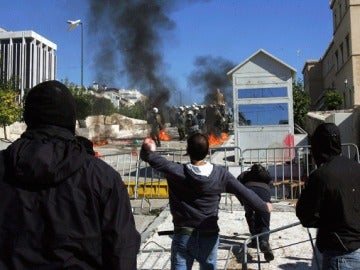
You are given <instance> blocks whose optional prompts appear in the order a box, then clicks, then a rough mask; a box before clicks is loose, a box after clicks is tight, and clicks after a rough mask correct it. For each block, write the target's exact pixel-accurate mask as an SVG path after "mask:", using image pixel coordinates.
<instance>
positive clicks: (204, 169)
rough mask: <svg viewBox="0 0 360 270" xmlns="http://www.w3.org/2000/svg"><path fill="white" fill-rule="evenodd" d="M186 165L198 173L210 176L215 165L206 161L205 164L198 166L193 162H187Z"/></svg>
mask: <svg viewBox="0 0 360 270" xmlns="http://www.w3.org/2000/svg"><path fill="white" fill-rule="evenodd" d="M186 167H187V168H188V169H190V170H191V171H192V172H193V173H195V174H197V175H203V176H207V177H208V176H209V175H210V174H211V172H212V170H213V167H214V165H212V164H211V163H209V162H206V161H205V164H204V165H200V166H196V165H193V164H191V163H188V164H186Z"/></svg>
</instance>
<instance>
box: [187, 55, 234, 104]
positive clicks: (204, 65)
mask: <svg viewBox="0 0 360 270" xmlns="http://www.w3.org/2000/svg"><path fill="white" fill-rule="evenodd" d="M194 66H195V69H194V70H193V72H192V73H191V75H190V76H189V78H188V80H189V84H190V85H191V87H192V89H194V90H196V91H198V92H200V93H204V102H205V104H211V103H213V102H214V101H215V100H216V93H217V89H220V90H221V92H222V93H223V95H224V98H225V102H226V103H227V104H228V106H230V107H232V103H233V102H232V100H233V96H232V85H231V82H230V80H229V79H228V77H227V76H226V73H227V72H228V71H230V70H231V69H232V68H233V67H234V66H235V64H234V63H233V62H231V61H230V60H226V59H224V58H222V57H212V56H209V55H208V56H199V57H197V58H196V60H195V62H194Z"/></svg>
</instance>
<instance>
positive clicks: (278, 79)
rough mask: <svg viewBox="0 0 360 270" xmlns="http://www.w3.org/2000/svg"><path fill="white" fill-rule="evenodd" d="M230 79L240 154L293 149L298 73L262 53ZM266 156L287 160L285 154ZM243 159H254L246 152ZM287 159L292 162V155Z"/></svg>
mask: <svg viewBox="0 0 360 270" xmlns="http://www.w3.org/2000/svg"><path fill="white" fill-rule="evenodd" d="M227 75H228V77H229V78H230V80H231V81H232V85H233V100H234V108H233V112H234V136H235V145H236V146H238V147H239V148H240V149H241V150H244V149H255V148H256V149H261V148H274V149H275V148H283V147H292V146H294V119H293V95H292V84H293V80H294V79H295V76H296V70H295V69H294V68H292V67H291V66H289V65H287V64H285V63H284V62H282V61H281V60H279V59H277V58H276V57H274V56H273V55H271V54H269V53H268V52H266V51H265V50H263V49H260V50H258V51H257V52H256V53H254V54H253V55H251V56H250V57H249V58H248V59H246V60H245V61H244V62H242V63H241V64H239V65H237V66H236V67H234V68H233V69H232V70H230V71H229V72H228V73H227ZM259 153H261V152H259ZM263 153H265V152H263ZM267 153H273V154H271V155H273V156H272V157H271V158H278V159H279V160H281V159H284V154H283V151H275V150H274V152H267ZM266 155H268V154H266ZM276 155H279V156H277V157H276ZM235 158H236V160H238V158H239V157H236V156H235ZM242 158H243V159H244V161H245V162H246V159H248V158H251V157H250V156H249V155H247V153H246V152H244V153H243V154H242ZM257 158H259V157H257ZM260 158H263V159H266V158H269V157H268V156H267V157H265V156H264V157H260ZM285 158H286V159H290V158H292V153H290V151H289V156H288V157H285Z"/></svg>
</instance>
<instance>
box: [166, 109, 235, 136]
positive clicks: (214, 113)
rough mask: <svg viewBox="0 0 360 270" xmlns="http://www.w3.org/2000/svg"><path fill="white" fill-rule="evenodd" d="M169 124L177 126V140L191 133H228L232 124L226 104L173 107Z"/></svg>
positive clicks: (230, 114)
mask: <svg viewBox="0 0 360 270" xmlns="http://www.w3.org/2000/svg"><path fill="white" fill-rule="evenodd" d="M173 112H174V113H173V114H171V116H172V117H171V119H170V124H171V125H172V126H175V127H177V129H178V134H179V140H180V141H182V140H185V139H186V138H188V137H190V136H191V135H192V134H195V133H201V134H213V135H215V136H218V135H220V134H221V133H222V132H225V133H228V132H229V130H230V128H231V124H232V113H231V112H230V111H229V109H228V108H227V106H226V104H225V103H224V104H211V105H197V104H193V105H191V106H179V107H174V110H173Z"/></svg>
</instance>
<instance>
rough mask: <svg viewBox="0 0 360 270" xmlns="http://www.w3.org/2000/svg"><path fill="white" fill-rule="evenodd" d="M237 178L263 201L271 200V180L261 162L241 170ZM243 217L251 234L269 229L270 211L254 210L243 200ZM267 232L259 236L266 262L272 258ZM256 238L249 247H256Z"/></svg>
mask: <svg viewBox="0 0 360 270" xmlns="http://www.w3.org/2000/svg"><path fill="white" fill-rule="evenodd" d="M238 180H239V181H240V182H241V183H242V184H244V185H245V186H246V187H247V188H249V189H251V190H252V191H254V192H255V193H256V194H257V195H258V196H259V197H260V198H261V199H262V200H263V201H265V202H271V189H270V182H271V180H272V178H271V176H270V173H269V171H268V170H267V169H266V168H265V167H263V166H262V165H261V164H258V163H255V164H253V165H252V166H251V167H250V169H249V170H247V171H244V172H242V173H241V174H240V175H239V176H238ZM244 210H245V218H246V222H247V224H248V227H249V232H250V233H251V235H252V236H255V235H257V234H260V233H265V232H269V231H270V213H266V212H261V211H256V210H255V209H254V208H253V207H251V205H249V204H248V203H246V202H244ZM269 236H270V235H269V234H268V233H266V234H263V235H261V236H259V247H260V250H261V251H262V252H263V253H264V257H265V260H266V261H267V262H269V261H272V260H274V253H273V251H272V249H271V247H270V242H269V239H270V237H269ZM257 245H258V243H257V240H256V239H255V238H254V239H252V242H251V243H250V247H253V248H257Z"/></svg>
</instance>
